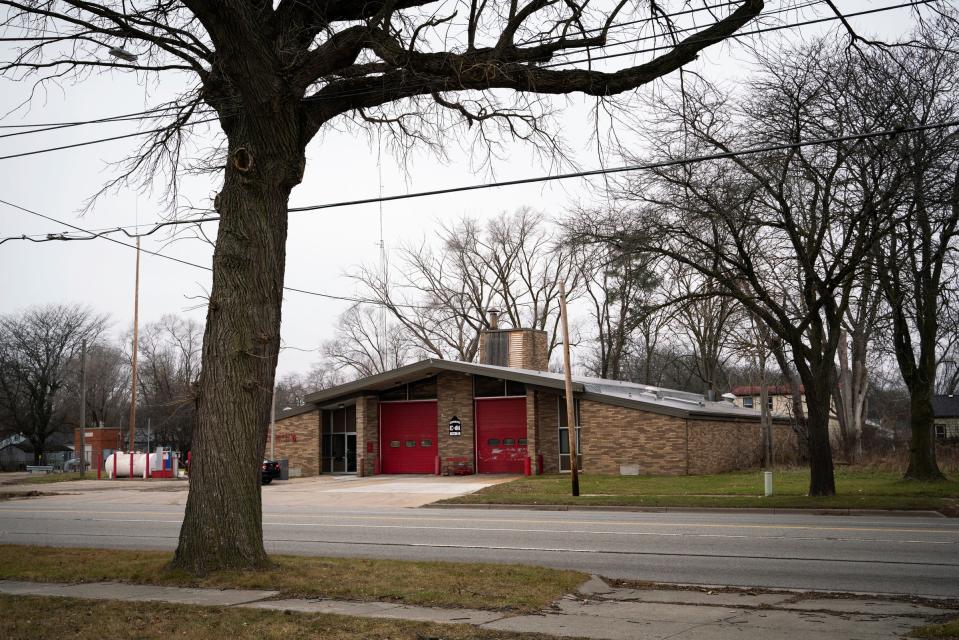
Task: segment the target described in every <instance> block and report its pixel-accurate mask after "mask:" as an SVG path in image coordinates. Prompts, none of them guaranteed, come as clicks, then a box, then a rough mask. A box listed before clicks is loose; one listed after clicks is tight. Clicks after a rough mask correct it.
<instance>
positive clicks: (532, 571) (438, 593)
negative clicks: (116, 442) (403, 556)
mask: <svg viewBox="0 0 959 640" xmlns="http://www.w3.org/2000/svg"><path fill="white" fill-rule="evenodd" d="M171 557H172V554H170V553H169V552H166V551H121V550H113V549H83V548H72V549H71V548H62V549H60V548H55V547H32V546H19V545H0V580H32V581H35V582H103V581H108V580H109V581H115V582H131V583H136V584H156V585H166V586H185V587H211V588H236V589H274V590H277V591H280V592H281V594H282V595H283V597H287V598H305V597H323V598H333V599H339V600H385V601H392V602H403V603H406V604H415V605H422V606H432V607H449V608H456V607H465V608H469V609H492V610H497V611H499V610H508V611H517V612H533V611H539V610H541V609H542V608H543V607H546V606H547V605H549V604H550V603H551V602H553V601H554V600H556V599H558V598H560V597H562V596H563V595H565V594H567V593H569V592H571V591H573V590H575V589H576V587H578V586H579V585H580V584H582V583H583V582H584V581H585V580H586V579H587V578H588V576H587V575H585V574H582V573H579V572H576V571H561V570H558V569H547V568H542V567H529V566H523V565H492V564H470V563H455V562H404V561H399V560H365V559H356V558H314V557H306V556H271V559H272V560H273V562H274V563H275V565H276V567H275V568H274V569H272V570H268V571H225V572H218V573H214V574H210V575H209V576H206V577H202V578H196V577H194V576H191V575H189V574H186V573H182V572H177V571H170V570H169V569H168V568H167V563H169V562H170V558H171ZM0 637H3V635H2V634H0ZM105 637H107V636H105Z"/></svg>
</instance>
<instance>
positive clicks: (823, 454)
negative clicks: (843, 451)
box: [800, 363, 836, 496]
mask: <svg viewBox="0 0 959 640" xmlns="http://www.w3.org/2000/svg"><path fill="white" fill-rule="evenodd" d="M828 366H831V363H830V365H828ZM800 376H801V377H802V382H803V387H804V388H805V391H806V409H807V413H808V421H807V423H806V424H807V427H808V430H809V441H808V448H809V495H811V496H834V495H836V480H835V477H834V475H833V468H832V447H831V446H830V444H829V401H830V399H831V398H832V386H833V384H834V383H833V381H832V380H830V379H829V378H831V377H832V376H829V375H823V376H814V375H812V374H811V372H810V371H808V370H807V371H800Z"/></svg>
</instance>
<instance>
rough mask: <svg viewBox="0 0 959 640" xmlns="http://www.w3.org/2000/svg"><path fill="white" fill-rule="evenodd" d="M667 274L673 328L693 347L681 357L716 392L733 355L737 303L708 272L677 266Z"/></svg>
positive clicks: (706, 387) (738, 309) (707, 387)
mask: <svg viewBox="0 0 959 640" xmlns="http://www.w3.org/2000/svg"><path fill="white" fill-rule="evenodd" d="M667 277H669V278H670V279H671V280H672V288H673V296H674V297H675V299H676V300H677V302H676V312H675V315H674V322H673V324H674V330H675V331H676V332H677V334H678V335H679V336H680V339H681V340H682V341H683V342H684V343H686V344H688V345H689V346H691V347H692V350H691V351H689V352H688V353H687V354H686V357H684V358H682V360H681V361H683V362H685V363H686V366H687V367H688V368H689V371H690V373H691V374H692V375H693V376H694V377H695V378H696V379H698V380H700V381H701V382H702V384H703V385H704V386H705V390H706V391H708V392H710V393H713V394H717V393H718V392H719V390H720V388H721V387H723V386H724V376H725V368H726V362H727V360H728V359H729V358H730V356H731V355H732V351H731V350H730V349H729V342H730V339H731V337H732V334H733V331H734V330H735V328H736V325H737V323H738V318H737V317H736V316H737V314H738V313H740V311H741V309H740V307H739V304H738V303H737V302H736V300H735V299H734V298H733V297H732V296H729V295H728V294H727V293H726V292H725V291H724V289H723V287H722V286H721V285H720V284H719V283H718V282H717V281H716V280H715V279H714V278H712V277H711V276H705V277H704V276H702V275H701V274H699V273H698V272H696V271H695V270H692V269H688V268H686V267H683V266H678V267H676V268H673V269H671V270H669V272H668V276H667Z"/></svg>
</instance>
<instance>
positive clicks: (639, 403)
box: [580, 391, 689, 418]
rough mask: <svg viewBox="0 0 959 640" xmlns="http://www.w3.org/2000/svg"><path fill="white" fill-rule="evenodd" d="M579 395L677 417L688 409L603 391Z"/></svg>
mask: <svg viewBox="0 0 959 640" xmlns="http://www.w3.org/2000/svg"><path fill="white" fill-rule="evenodd" d="M580 397H581V398H582V399H583V400H592V401H593V402H602V403H603V404H611V405H613V406H616V407H624V408H626V409H642V410H644V411H649V412H650V413H658V414H661V415H667V416H674V417H677V418H686V417H687V416H689V411H684V410H683V409H680V408H678V407H668V406H665V405H662V404H656V403H654V402H647V401H645V400H639V399H637V398H623V397H622V396H612V395H607V394H604V393H596V392H595V391H587V392H586V393H584V394H583V395H581V396H580Z"/></svg>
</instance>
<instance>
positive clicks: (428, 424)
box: [380, 402, 437, 473]
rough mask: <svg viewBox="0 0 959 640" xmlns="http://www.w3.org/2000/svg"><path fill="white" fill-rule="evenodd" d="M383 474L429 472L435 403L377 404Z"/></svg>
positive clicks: (433, 450)
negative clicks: (378, 405) (378, 407)
mask: <svg viewBox="0 0 959 640" xmlns="http://www.w3.org/2000/svg"><path fill="white" fill-rule="evenodd" d="M380 451H381V455H382V457H383V473H433V471H434V470H435V468H436V466H435V465H436V452H437V448H436V402H388V403H381V404H380Z"/></svg>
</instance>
